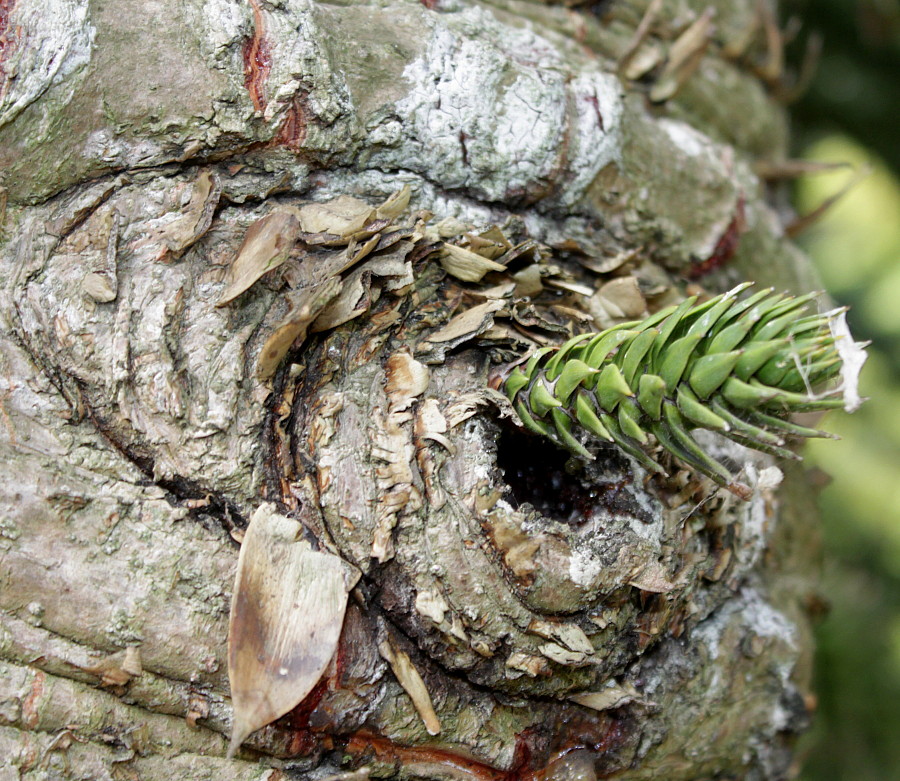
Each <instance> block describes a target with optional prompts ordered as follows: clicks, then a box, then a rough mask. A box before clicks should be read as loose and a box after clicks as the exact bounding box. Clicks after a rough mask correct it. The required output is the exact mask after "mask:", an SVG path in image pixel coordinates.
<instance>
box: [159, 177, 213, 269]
mask: <svg viewBox="0 0 900 781" xmlns="http://www.w3.org/2000/svg"><path fill="white" fill-rule="evenodd" d="M221 195H222V183H221V182H220V181H219V177H217V176H216V175H215V174H214V173H212V171H209V170H206V171H201V172H200V175H199V176H198V177H197V180H196V182H194V191H193V193H192V194H191V200H190V201H189V202H188V205H187V206H185V208H184V210H183V211H182V213H181V216H180V217H179V218H178V219H177V220H175V221H174V222H170V223H169V224H168V225H166V227H165V228H163V230H162V233H161V234H160V237H159V238H160V240H161V242H162V244H163V247H164V248H163V250H162V251H161V252H160V255H159V259H161V258H162V257H163V256H165V255H166V254H169V255H171V256H172V257H174V258H180V257H181V256H182V255H183V254H184V253H185V252H186V251H187V250H188V249H189V248H190V247H191V245H193V244H196V243H197V241H199V240H200V238H201V237H202V236H203V235H204V234H205V233H206V232H207V231H208V230H209V228H210V226H211V225H212V220H213V215H214V214H215V211H216V207H217V206H218V205H219V198H220V197H221Z"/></svg>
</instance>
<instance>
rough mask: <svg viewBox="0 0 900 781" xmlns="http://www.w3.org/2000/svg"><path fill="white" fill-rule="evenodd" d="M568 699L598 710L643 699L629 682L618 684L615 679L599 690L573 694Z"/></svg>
mask: <svg viewBox="0 0 900 781" xmlns="http://www.w3.org/2000/svg"><path fill="white" fill-rule="evenodd" d="M569 699H570V700H572V702H577V703H578V704H579V705H584V706H585V707H586V708H591V709H593V710H598V711H602V710H608V709H610V708H618V707H620V706H621V705H627V704H628V703H629V702H634V701H636V700H637V701H643V698H642V697H641V695H640V693H639V692H638V691H637V689H635V688H634V686H632V685H631V684H630V683H625V684H618V683H616V682H615V681H611V682H610V683H609V684H607V685H606V686H605V687H604V688H603V689H601V690H600V691H596V692H581V693H579V694H573V695H571V696H570V697H569Z"/></svg>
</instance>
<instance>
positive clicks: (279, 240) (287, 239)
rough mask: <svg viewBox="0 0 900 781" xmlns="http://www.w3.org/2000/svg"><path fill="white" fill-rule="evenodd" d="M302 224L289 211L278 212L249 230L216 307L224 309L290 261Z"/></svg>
mask: <svg viewBox="0 0 900 781" xmlns="http://www.w3.org/2000/svg"><path fill="white" fill-rule="evenodd" d="M299 233H300V223H299V222H298V221H297V218H296V217H295V216H294V215H293V214H292V213H291V212H289V211H286V210H282V209H276V210H275V211H273V212H271V213H270V214H267V215H266V216H265V217H262V218H261V219H258V220H257V221H256V222H254V223H253V224H252V225H251V226H250V227H249V228H248V229H247V234H246V235H245V236H244V241H243V243H242V244H241V248H240V249H239V250H238V254H237V256H236V257H235V259H234V262H233V263H232V264H231V267H230V268H229V269H228V276H227V278H226V285H225V290H224V291H222V295H221V297H220V298H219V301H218V303H217V304H216V306H224V305H225V304H227V303H228V302H229V301H233V300H234V299H235V298H237V297H238V296H239V295H240V294H241V293H243V292H244V291H245V290H247V289H248V288H249V287H250V286H251V285H252V284H253V283H254V282H256V280H258V279H259V278H260V277H261V276H262V275H263V274H265V273H266V272H267V271H271V270H272V269H274V268H278V267H279V266H280V265H281V264H282V263H284V261H286V260H287V258H288V255H289V254H290V252H291V249H292V248H293V246H294V242H295V241H296V240H297V235H298V234H299Z"/></svg>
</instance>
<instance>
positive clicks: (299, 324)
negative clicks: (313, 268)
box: [256, 277, 341, 380]
mask: <svg viewBox="0 0 900 781" xmlns="http://www.w3.org/2000/svg"><path fill="white" fill-rule="evenodd" d="M340 291H341V281H340V279H338V278H337V277H332V278H331V279H328V280H326V281H325V282H322V283H321V284H320V285H316V286H315V287H311V288H306V289H305V290H300V291H298V292H297V293H295V294H293V295H292V298H293V309H292V310H291V314H290V315H288V317H287V318H286V319H285V320H284V321H283V322H282V323H281V324H280V325H279V326H278V327H277V328H276V329H275V331H274V332H273V333H272V334H271V336H269V338H268V339H267V340H266V343H265V345H263V348H262V350H261V351H260V354H259V360H258V361H257V364H256V374H257V376H258V377H259V378H260V379H261V380H267V379H269V378H270V377H272V376H273V375H274V374H275V371H276V370H277V369H278V367H279V365H280V364H281V362H282V360H284V357H285V356H286V355H287V354H288V351H289V350H290V349H291V347H292V346H293V345H294V344H299V343H301V342H302V341H303V340H304V339H305V338H306V332H307V330H308V328H309V325H310V323H312V322H313V320H315V319H316V317H317V316H318V315H319V313H320V312H321V311H322V310H323V309H324V308H325V307H326V306H327V305H328V304H329V303H330V302H331V301H332V300H333V299H334V298H335V296H337V295H338V293H340Z"/></svg>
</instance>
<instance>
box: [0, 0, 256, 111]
mask: <svg viewBox="0 0 900 781" xmlns="http://www.w3.org/2000/svg"><path fill="white" fill-rule="evenodd" d="M0 2H2V0H0ZM250 5H251V6H252V7H253V35H251V36H250V37H249V38H248V39H247V40H246V41H244V48H243V55H244V87H246V89H247V92H248V93H249V94H250V100H251V101H253V108H255V109H256V110H257V111H259V112H262V111H265V108H266V79H268V78H269V70H270V69H271V67H272V57H271V52H270V48H269V42H268V41H267V40H266V37H265V36H266V27H265V21H264V19H263V15H262V10H261V9H260V7H259V0H250Z"/></svg>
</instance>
